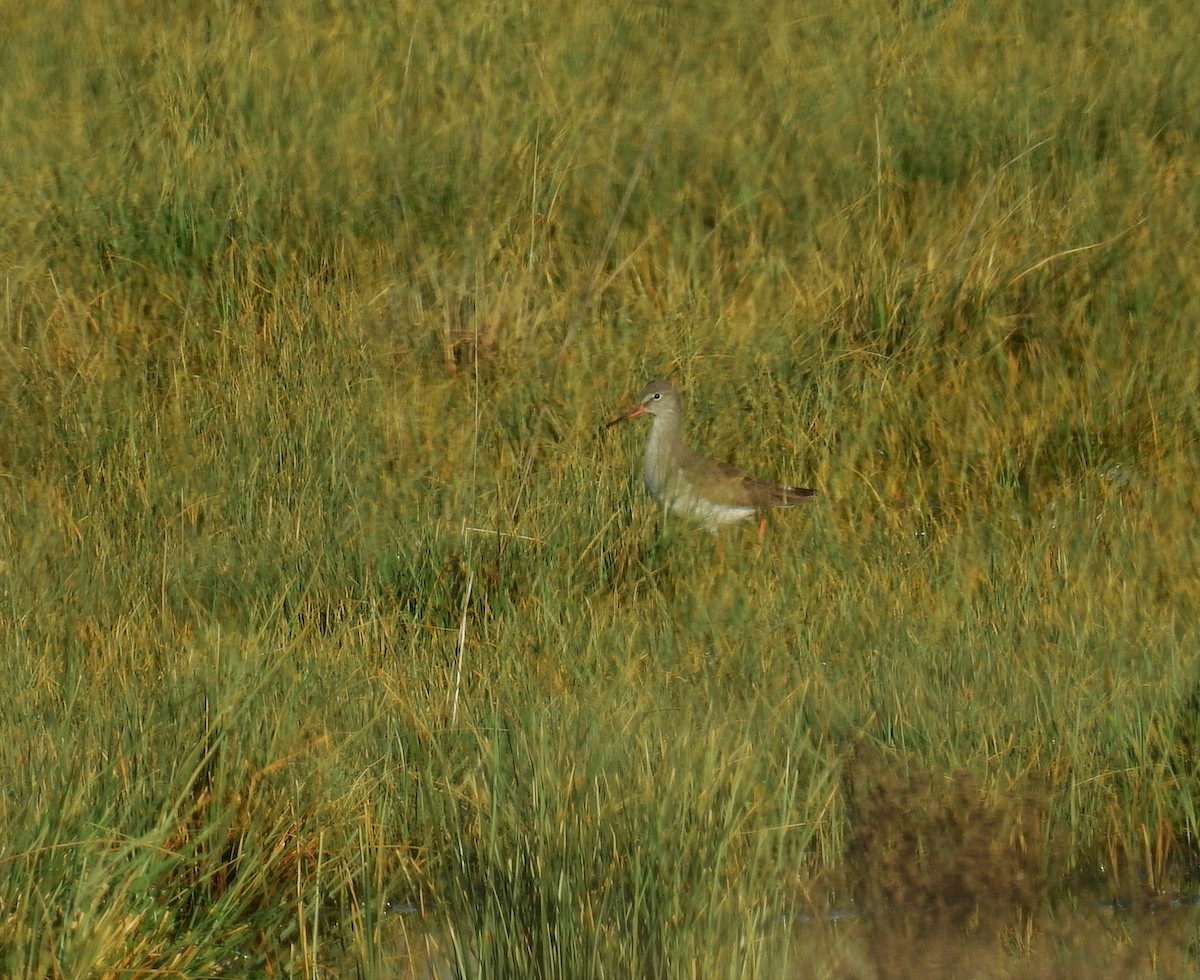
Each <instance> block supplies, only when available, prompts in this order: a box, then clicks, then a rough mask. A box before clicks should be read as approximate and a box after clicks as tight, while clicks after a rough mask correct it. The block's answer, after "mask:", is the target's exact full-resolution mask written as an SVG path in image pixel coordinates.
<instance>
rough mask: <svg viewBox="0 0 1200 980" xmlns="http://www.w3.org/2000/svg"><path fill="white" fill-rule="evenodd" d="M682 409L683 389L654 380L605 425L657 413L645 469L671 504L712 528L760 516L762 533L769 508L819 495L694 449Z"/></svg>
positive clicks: (654, 490) (659, 496)
mask: <svg viewBox="0 0 1200 980" xmlns="http://www.w3.org/2000/svg"><path fill="white" fill-rule="evenodd" d="M682 409H683V401H682V399H681V398H680V397H679V392H677V391H676V390H675V388H674V387H673V386H672V385H671V383H670V382H669V381H662V380H659V381H651V382H650V384H648V385H646V387H645V388H644V389H643V390H642V394H641V397H640V399H639V401H638V404H637V405H636V406H634V407H633V408H631V409H630V410H629V411H628V412H626V413H625V414H624V415H622V416H620V417H619V418H615V419H613V420H612V421H611V422H609V423H608V424H607V425H606V426H605V428H607V427H608V426H611V425H616V424H617V423H618V422H624V421H625V420H626V419H632V418H637V417H638V416H639V415H649V416H651V417H652V418H653V419H654V425H653V427H652V428H651V429H650V440H649V442H648V443H647V444H646V459H645V463H644V466H643V474H644V476H645V481H646V489H647V491H649V493H650V495H651V496H652V497H653V498H654V499H655V500H657V501H658V502H659V503H660V504H662V505H663V506H664V507H666V508H667V509H668V510H671V511H673V512H675V513H677V514H680V515H682V516H684V517H688V518H691V519H692V520H696V521H700V522H701V523H703V524H704V525H706V526H707V527H708V529H709V530H710V531H716V529H717V528H718V527H719V526H720V525H722V524H732V523H734V522H736V521H744V520H747V519H749V518H751V517H758V518H759V533H760V534H761V533H762V532H763V530H764V529H765V526H766V513H767V511H769V510H771V509H773V508H775V507H794V506H795V505H796V504H798V503H801V502H803V501H805V500H811V499H812V498H813V496H815V494H816V491H815V490H810V489H808V488H807V487H792V486H788V485H787V484H785V483H766V482H764V481H762V480H757V479H755V478H754V477H752V476H749V475H747V474H745V473H743V472H742V471H741V470H738V469H735V468H734V467H732V466H729V465H728V464H726V463H719V462H717V461H716V460H714V459H708V458H707V457H705V456H701V455H699V454H698V453H695V452H693V451H692V450H691V449H689V448H688V447H687V446H686V445H684V443H683V437H682V435H681V432H680V429H681V416H682Z"/></svg>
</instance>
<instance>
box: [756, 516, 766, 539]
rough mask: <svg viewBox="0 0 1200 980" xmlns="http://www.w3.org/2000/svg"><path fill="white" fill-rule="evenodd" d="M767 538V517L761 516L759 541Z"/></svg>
mask: <svg viewBox="0 0 1200 980" xmlns="http://www.w3.org/2000/svg"><path fill="white" fill-rule="evenodd" d="M766 538H767V519H766V518H765V517H763V518H760V519H759V522H758V543H759V544H762V543H763V542H764V541H765V540H766Z"/></svg>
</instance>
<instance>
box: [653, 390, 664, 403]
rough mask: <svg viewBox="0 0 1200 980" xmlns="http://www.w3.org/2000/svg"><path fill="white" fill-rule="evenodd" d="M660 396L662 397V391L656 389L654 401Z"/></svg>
mask: <svg viewBox="0 0 1200 980" xmlns="http://www.w3.org/2000/svg"><path fill="white" fill-rule="evenodd" d="M660 398H662V392H661V391H656V392H655V393H654V400H655V401H658V400H659V399H660Z"/></svg>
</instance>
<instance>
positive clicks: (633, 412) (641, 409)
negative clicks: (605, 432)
mask: <svg viewBox="0 0 1200 980" xmlns="http://www.w3.org/2000/svg"><path fill="white" fill-rule="evenodd" d="M645 414H646V406H645V405H637V406H635V407H633V408H631V409H630V410H629V411H628V412H626V413H625V414H624V415H618V416H617V417H616V418H615V419H613V420H612V421H611V422H605V423H604V425H603V426H602V428H605V429H611V428H612V427H613V426H614V425H616V424H617V423H618V422H626V421H628V420H629V419H636V418H637V417H638V416H639V415H645Z"/></svg>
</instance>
